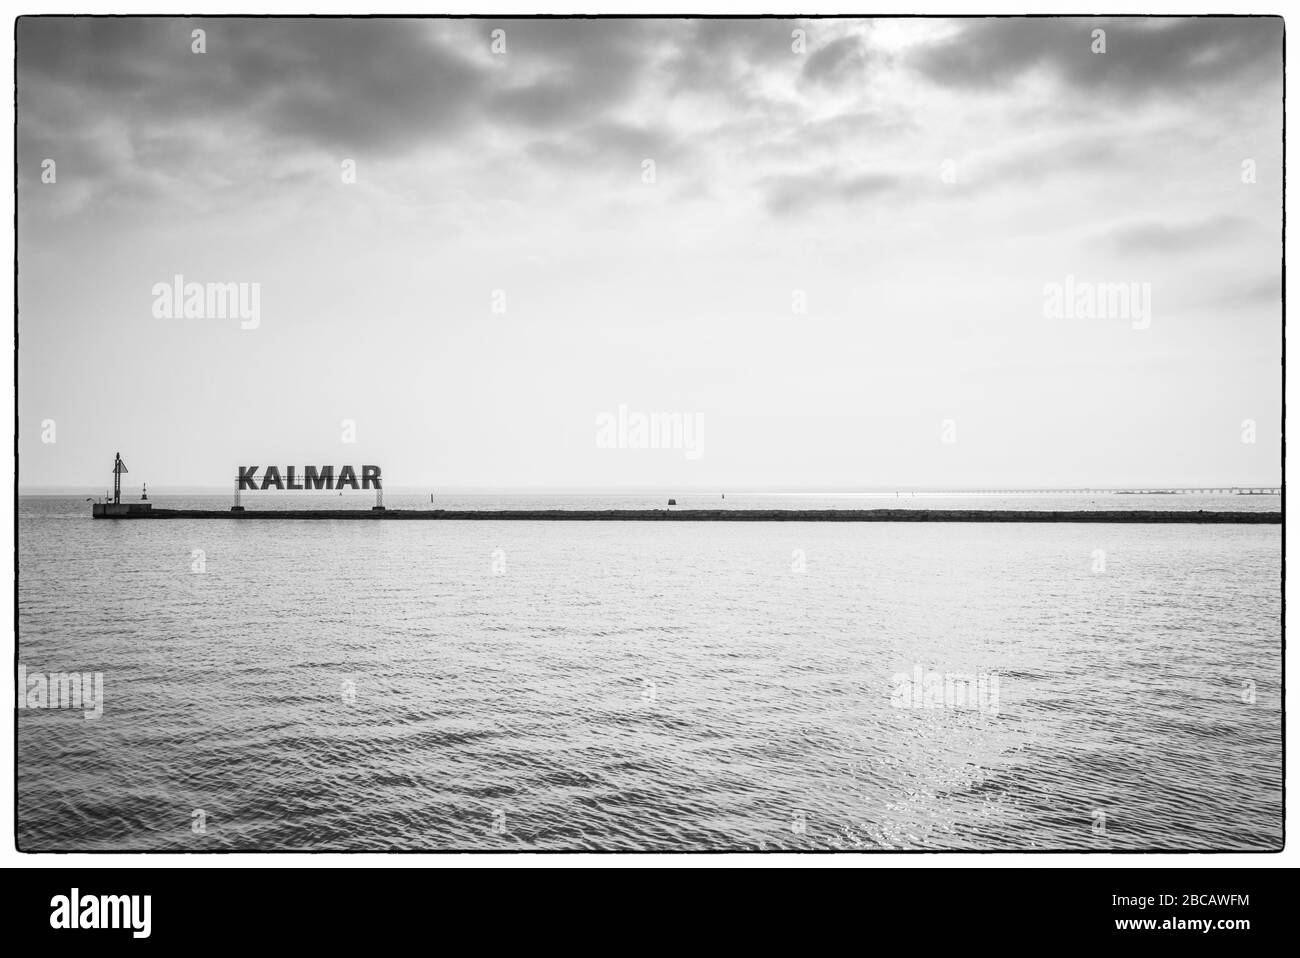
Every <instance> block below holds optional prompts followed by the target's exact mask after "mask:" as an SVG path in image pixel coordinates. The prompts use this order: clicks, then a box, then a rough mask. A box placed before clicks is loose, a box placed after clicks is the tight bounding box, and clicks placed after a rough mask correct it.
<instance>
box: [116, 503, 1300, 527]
mask: <svg viewBox="0 0 1300 958" xmlns="http://www.w3.org/2000/svg"><path fill="white" fill-rule="evenodd" d="M141 505H143V504H142V503H124V504H123V505H122V506H121V507H118V508H120V509H124V510H127V511H117V510H116V509H115V510H114V511H112V512H110V511H108V509H112V508H113V507H112V505H111V504H110V505H109V506H108V507H106V508H101V505H100V504H98V503H97V504H96V505H95V508H94V511H93V515H94V517H95V518H96V519H226V520H229V521H234V522H261V521H264V520H280V521H284V520H289V519H316V520H321V521H328V520H338V519H347V520H353V519H369V520H372V521H374V520H378V521H384V522H389V521H398V522H400V521H402V520H407V519H412V520H421V519H423V520H446V521H464V520H487V521H496V522H512V521H514V522H518V521H528V522H533V521H556V522H1114V523H1192V524H1213V525H1229V524H1234V525H1235V524H1240V525H1267V524H1272V525H1276V524H1280V523H1281V522H1282V513H1281V512H1204V511H1201V510H1195V511H1192V510H1186V511H1177V510H1159V511H1156V510H1149V509H1147V510H1142V509H1133V510H1114V509H1108V510H1104V511H1103V510H1093V511H1084V510H1074V511H1068V512H1064V511H1055V510H1053V511H1049V510H1032V509H1019V510H1014V511H1012V510H1002V509H503V510H492V509H475V510H451V509H385V510H373V509H364V510H363V509H263V510H258V511H255V512H254V511H242V512H231V511H228V510H214V509H149V508H148V507H147V506H146V507H145V508H143V509H141V508H140V506H141Z"/></svg>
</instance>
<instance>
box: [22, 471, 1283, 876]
mask: <svg viewBox="0 0 1300 958" xmlns="http://www.w3.org/2000/svg"><path fill="white" fill-rule="evenodd" d="M151 498H152V499H153V501H154V503H155V505H156V506H157V507H159V508H166V507H172V508H209V509H225V508H228V507H229V505H230V502H231V497H230V496H229V495H225V496H215V495H208V496H205V495H174V496H168V495H161V496H157V497H151ZM244 499H245V502H244V504H245V505H246V506H247V507H248V508H250V509H253V508H341V507H345V506H346V507H348V508H359V507H363V506H366V505H369V504H372V501H373V494H364V495H361V494H358V495H348V496H343V497H338V496H330V495H328V494H320V493H317V494H303V495H293V494H287V493H286V494H276V493H274V492H270V493H266V494H262V493H257V494H246V495H245V497H244ZM676 499H677V504H678V505H677V507H678V508H732V507H734V508H745V509H760V508H791V509H810V508H872V507H877V508H884V507H888V508H913V507H916V508H990V509H1033V508H1039V509H1094V508H1096V509H1193V510H1194V509H1205V510H1220V509H1240V510H1277V509H1279V508H1280V500H1279V498H1278V497H1277V496H1267V495H1258V496H1247V495H1221V496H1213V495H1153V496H1144V495H1114V494H1103V495H1059V494H1041V495H1033V496H995V495H985V496H975V495H961V496H958V495H945V494H931V495H908V494H871V495H832V494H816V495H801V494H796V493H780V492H770V493H758V492H756V493H748V494H743V493H728V494H727V496H726V499H725V500H723V499H721V493H707V494H705V493H700V494H685V495H680V496H676ZM385 504H386V505H387V506H388V507H389V508H428V509H433V508H444V509H466V508H471V509H473V508H477V509H520V508H601V509H605V508H664V507H666V497H664V496H662V495H660V494H651V493H647V494H645V495H618V496H615V495H602V494H590V493H581V494H579V493H574V494H568V495H555V494H550V495H547V494H541V493H536V494H519V493H510V494H469V493H466V494H460V495H456V494H447V495H443V494H436V493H435V495H434V501H433V502H430V501H429V495H428V493H419V494H417V493H408V494H405V495H399V494H396V493H395V494H392V495H390V496H389V497H388V499H387V501H386V503H385ZM90 505H91V504H90V502H88V501H86V497H85V496H84V495H83V496H53V495H48V496H40V495H24V496H21V497H20V498H19V502H18V518H17V525H18V546H17V548H18V562H19V566H18V585H17V588H18V628H19V655H18V659H19V662H18V665H19V668H20V670H21V671H20V676H21V678H22V681H23V686H22V687H20V689H19V691H20V702H21V704H22V705H23V707H22V708H20V709H19V711H18V713H17V714H18V733H17V734H18V741H17V767H18V775H17V779H18V780H17V822H16V837H17V843H18V847H19V848H20V849H21V850H23V851H32V852H35V851H175V852H206V851H267V850H275V851H485V852H502V851H530V852H532V851H645V852H710V851H719V852H723V851H728V852H740V851H835V850H848V851H938V850H963V851H994V850H1001V851H1018V850H1063V851H1076V850H1077V851H1146V850H1167V851H1184V850H1186V851H1191V850H1242V851H1251V850H1254V851H1266V850H1273V849H1277V848H1279V847H1280V846H1281V844H1282V709H1281V701H1282V699H1281V696H1282V686H1281V677H1282V670H1281V661H1282V660H1281V653H1282V621H1281V607H1282V527H1281V526H1279V525H1214V526H1209V525H1207V526H1201V525H1140V524H1107V523H1101V524H1069V523H1064V524H1060V523H1058V524H1052V523H1042V524H1038V523H1029V524H1023V523H1016V524H996V523H993V524H963V523H847V524H846V523H816V522H790V523H784V522H782V523H764V522H746V523H726V522H700V523H695V522H673V523H648V522H626V523H624V522H596V523H592V522H575V523H565V522H531V521H494V520H479V521H442V522H376V523H369V522H356V521H339V522H328V521H320V520H313V521H306V520H286V521H277V522H274V523H263V522H257V521H251V522H250V521H241V522H236V521H231V522H226V521H221V520H184V519H176V520H168V521H155V522H138V521H103V520H99V521H92V520H91V518H90ZM74 675H75V676H76V677H77V678H78V679H81V680H84V681H82V682H81V684H82V685H83V687H84V689H85V690H86V694H85V695H83V696H82V697H81V701H80V702H79V703H73V702H71V701H70V699H71V692H72V688H73V686H72V679H71V677H72V676H74ZM60 676H62V677H63V692H64V694H63V695H62V696H60V695H59V694H58V689H59V681H60ZM42 687H44V688H45V689H47V690H48V689H53V690H54V692H52V693H49V694H40V692H41V689H42ZM92 689H93V690H94V691H93V694H92V693H91V690H92Z"/></svg>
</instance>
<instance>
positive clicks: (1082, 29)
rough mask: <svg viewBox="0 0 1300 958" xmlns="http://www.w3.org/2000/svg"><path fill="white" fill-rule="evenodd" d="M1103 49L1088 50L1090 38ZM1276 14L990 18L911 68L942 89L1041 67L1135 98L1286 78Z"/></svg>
mask: <svg viewBox="0 0 1300 958" xmlns="http://www.w3.org/2000/svg"><path fill="white" fill-rule="evenodd" d="M1095 29H1102V30H1105V31H1106V52H1105V53H1100V54H1099V53H1093V52H1092V31H1093V30H1095ZM1282 30H1283V21H1282V19H1281V18H1280V17H1194V18H1176V19H1168V18H1142V17H1134V18H1121V19H1104V18H1092V17H1078V18H1074V17H1067V18H1058V17H1050V18H1043V19H1037V18H1036V19H1015V18H1012V19H1000V18H988V19H981V20H971V21H963V23H962V26H961V27H960V28H959V29H958V30H957V32H956V33H954V34H953V35H951V36H949V37H946V38H945V39H943V40H941V41H938V42H935V43H932V44H929V45H928V46H926V47H923V48H921V49H919V50H918V51H916V52H915V53H914V54H913V55H912V56H911V58H910V62H911V64H912V65H913V66H914V67H915V68H916V69H917V70H919V71H920V72H921V73H923V74H925V75H926V76H927V77H929V78H930V79H932V80H934V81H935V82H937V83H940V84H943V85H945V86H953V87H963V88H981V87H1001V86H1005V85H1007V84H1009V83H1011V82H1013V81H1014V80H1016V79H1018V78H1019V77H1020V76H1022V75H1023V74H1025V73H1026V72H1028V71H1030V70H1033V69H1036V68H1042V69H1045V70H1047V71H1049V72H1051V73H1052V74H1054V75H1055V76H1057V77H1058V78H1059V79H1060V80H1062V81H1064V82H1065V83H1066V84H1067V85H1069V86H1072V87H1079V88H1083V89H1089V90H1094V91H1098V92H1111V93H1117V94H1129V95H1138V94H1144V93H1149V92H1154V91H1169V92H1174V93H1179V92H1187V91H1189V90H1192V89H1195V88H1197V87H1199V86H1201V85H1203V84H1210V83H1223V82H1225V81H1228V80H1237V79H1243V78H1249V77H1259V76H1271V77H1274V78H1277V79H1279V80H1280V78H1281V65H1282Z"/></svg>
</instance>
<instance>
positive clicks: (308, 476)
mask: <svg viewBox="0 0 1300 958" xmlns="http://www.w3.org/2000/svg"><path fill="white" fill-rule="evenodd" d="M306 470H307V471H306V473H304V475H303V477H302V486H303V488H304V489H333V488H334V467H333V466H321V467H320V472H317V471H316V467H315V466H307V467H306Z"/></svg>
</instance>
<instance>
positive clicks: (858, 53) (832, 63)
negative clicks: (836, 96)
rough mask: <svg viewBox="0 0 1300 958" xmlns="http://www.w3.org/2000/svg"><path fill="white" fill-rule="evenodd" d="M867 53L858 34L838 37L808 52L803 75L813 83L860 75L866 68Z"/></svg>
mask: <svg viewBox="0 0 1300 958" xmlns="http://www.w3.org/2000/svg"><path fill="white" fill-rule="evenodd" d="M866 64H867V54H866V50H865V48H864V47H863V42H862V38H861V37H859V36H853V35H850V36H847V37H840V38H839V39H838V40H832V41H831V42H830V43H828V44H826V45H825V46H823V47H821V48H819V49H817V50H814V51H813V52H811V53H809V54H808V61H807V62H806V63H805V64H804V68H803V76H804V79H806V80H811V81H812V82H814V83H840V82H842V81H843V80H845V79H846V78H850V77H854V76H861V74H862V73H863V71H864V70H865V69H866Z"/></svg>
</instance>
